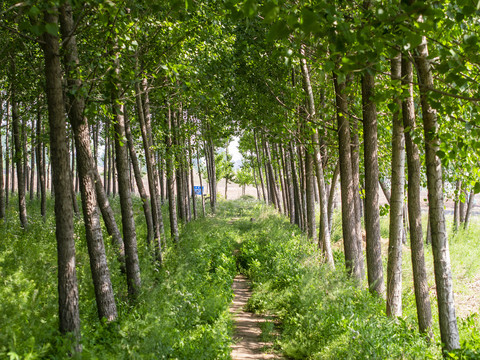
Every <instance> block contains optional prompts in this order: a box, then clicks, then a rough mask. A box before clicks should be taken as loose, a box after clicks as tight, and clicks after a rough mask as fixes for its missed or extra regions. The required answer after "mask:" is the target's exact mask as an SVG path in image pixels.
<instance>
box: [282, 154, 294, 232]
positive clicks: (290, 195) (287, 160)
mask: <svg viewBox="0 0 480 360" xmlns="http://www.w3.org/2000/svg"><path fill="white" fill-rule="evenodd" d="M284 153H285V165H284V166H285V173H286V175H287V176H286V177H287V186H288V204H289V207H288V213H289V214H290V224H295V193H294V189H293V171H292V163H291V161H290V153H289V151H288V149H287V150H285V151H284Z"/></svg>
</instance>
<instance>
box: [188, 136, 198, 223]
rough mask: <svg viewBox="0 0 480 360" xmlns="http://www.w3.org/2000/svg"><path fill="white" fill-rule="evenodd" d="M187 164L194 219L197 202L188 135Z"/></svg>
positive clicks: (195, 217)
mask: <svg viewBox="0 0 480 360" xmlns="http://www.w3.org/2000/svg"><path fill="white" fill-rule="evenodd" d="M187 145H188V164H189V167H190V182H191V184H192V185H191V186H192V189H191V192H190V193H191V194H192V208H193V218H194V219H195V220H196V219H197V202H196V198H195V197H196V195H195V191H194V189H195V179H194V176H193V160H192V151H193V149H192V144H191V142H190V137H189V138H188V143H187Z"/></svg>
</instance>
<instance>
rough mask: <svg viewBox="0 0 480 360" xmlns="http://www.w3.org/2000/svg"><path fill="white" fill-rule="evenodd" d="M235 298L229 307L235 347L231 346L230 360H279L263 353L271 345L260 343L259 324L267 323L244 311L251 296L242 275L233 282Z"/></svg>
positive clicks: (272, 355)
mask: <svg viewBox="0 0 480 360" xmlns="http://www.w3.org/2000/svg"><path fill="white" fill-rule="evenodd" d="M233 292H234V294H235V298H234V299H233V303H232V305H231V306H230V311H231V312H232V313H233V314H234V321H235V333H234V340H235V345H233V346H232V359H233V360H244V359H280V357H278V356H276V355H275V354H272V353H264V351H265V349H268V347H271V346H272V344H271V343H268V342H262V339H261V333H262V331H261V330H260V326H261V323H264V322H266V321H268V320H267V319H265V318H264V317H262V316H258V315H255V314H252V313H250V312H246V311H244V310H243V309H244V307H245V304H246V303H247V301H248V299H249V298H250V296H251V290H250V283H249V282H248V279H247V278H246V277H245V276H243V275H237V276H236V277H235V279H234V281H233Z"/></svg>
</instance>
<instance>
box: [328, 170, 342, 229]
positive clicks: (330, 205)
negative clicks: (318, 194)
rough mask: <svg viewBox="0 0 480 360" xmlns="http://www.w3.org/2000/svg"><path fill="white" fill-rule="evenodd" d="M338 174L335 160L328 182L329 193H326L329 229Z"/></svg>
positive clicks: (330, 227)
mask: <svg viewBox="0 0 480 360" xmlns="http://www.w3.org/2000/svg"><path fill="white" fill-rule="evenodd" d="M339 175H340V161H337V165H335V170H333V176H332V183H331V184H330V193H329V194H328V228H329V230H330V231H332V221H333V205H334V200H335V188H336V187H337V182H338V177H339Z"/></svg>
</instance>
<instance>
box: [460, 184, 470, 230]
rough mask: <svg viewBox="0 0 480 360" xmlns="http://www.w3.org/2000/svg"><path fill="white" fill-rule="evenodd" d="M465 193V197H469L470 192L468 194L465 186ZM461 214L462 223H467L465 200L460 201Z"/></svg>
mask: <svg viewBox="0 0 480 360" xmlns="http://www.w3.org/2000/svg"><path fill="white" fill-rule="evenodd" d="M462 191H463V193H464V195H465V199H466V198H467V197H468V194H467V191H466V189H465V187H463V189H462ZM458 211H459V213H460V214H459V216H460V224H463V223H465V212H466V204H465V201H460V205H459V209H458Z"/></svg>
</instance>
